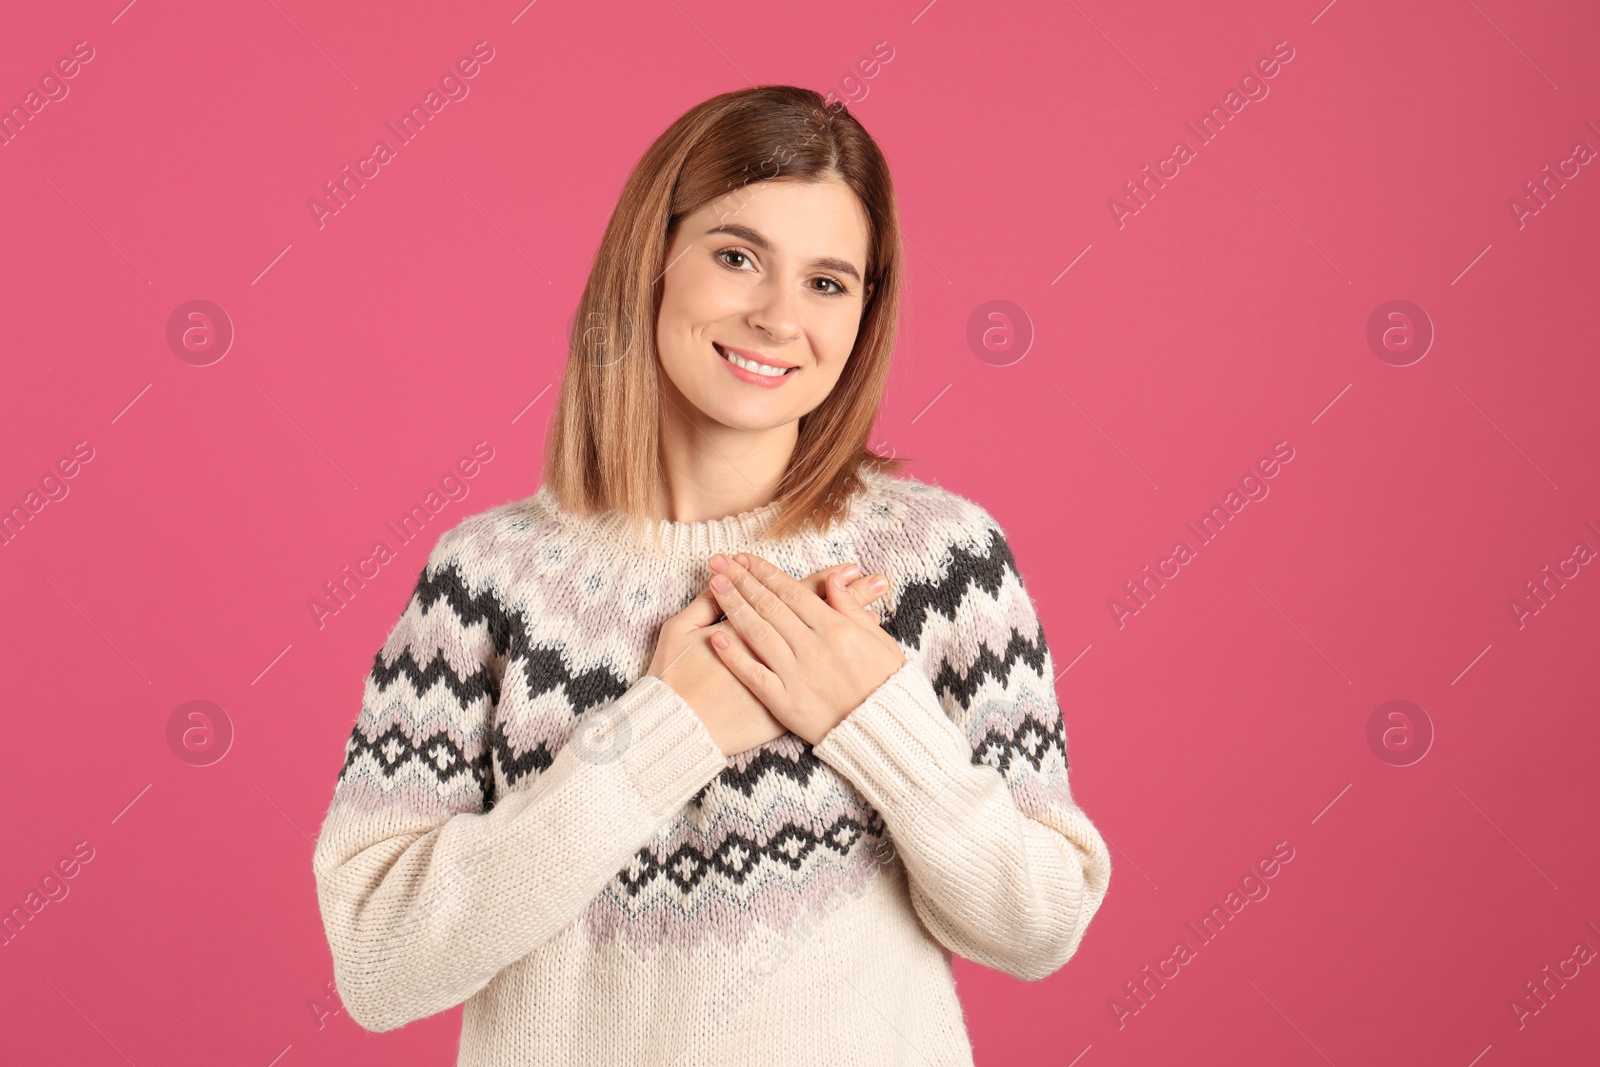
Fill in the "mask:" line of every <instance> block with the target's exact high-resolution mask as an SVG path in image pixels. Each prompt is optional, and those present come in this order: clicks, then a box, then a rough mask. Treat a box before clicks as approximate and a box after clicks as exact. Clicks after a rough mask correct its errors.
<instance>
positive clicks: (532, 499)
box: [428, 486, 558, 570]
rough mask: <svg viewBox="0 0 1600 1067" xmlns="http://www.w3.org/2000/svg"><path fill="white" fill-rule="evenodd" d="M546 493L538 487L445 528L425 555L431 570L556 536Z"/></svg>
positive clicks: (518, 550) (522, 549)
mask: <svg viewBox="0 0 1600 1067" xmlns="http://www.w3.org/2000/svg"><path fill="white" fill-rule="evenodd" d="M549 505H550V500H549V492H548V491H547V490H546V489H545V488H544V487H543V486H541V487H540V488H539V489H538V490H537V491H536V492H534V493H532V494H530V495H528V496H525V497H522V498H521V499H518V500H507V501H505V502H504V503H500V504H496V505H494V506H493V507H489V508H484V509H483V510H481V511H477V512H474V513H473V514H471V515H467V516H466V517H465V518H462V519H459V520H458V521H457V522H456V523H455V525H453V526H450V527H448V528H446V529H445V531H444V532H443V533H441V534H440V535H439V538H438V540H437V541H435V542H434V545H433V549H432V550H431V551H430V552H429V553H428V567H429V569H430V570H434V569H438V568H441V567H447V566H450V565H452V564H454V565H456V566H462V565H466V564H470V563H473V562H475V561H476V562H482V561H485V560H487V559H489V558H491V557H495V556H504V555H505V554H507V553H512V552H515V553H517V554H522V553H523V552H525V551H526V549H527V547H528V546H529V545H536V544H540V543H542V542H544V541H546V540H548V538H549V537H550V535H551V534H553V533H555V532H556V530H557V529H558V523H557V521H556V517H555V514H554V512H553V511H552V509H551V508H550V506H549Z"/></svg>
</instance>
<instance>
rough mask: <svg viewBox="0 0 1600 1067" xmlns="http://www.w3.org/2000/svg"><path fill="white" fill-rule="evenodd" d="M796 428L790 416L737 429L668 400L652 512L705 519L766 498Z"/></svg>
mask: <svg viewBox="0 0 1600 1067" xmlns="http://www.w3.org/2000/svg"><path fill="white" fill-rule="evenodd" d="M686 415H688V416H692V417H693V421H690V419H689V418H686ZM799 428H800V424H799V423H798V422H791V423H786V424H785V425H783V426H775V427H773V428H771V429H768V430H742V429H736V428H733V427H730V426H723V425H721V424H719V423H714V422H712V421H710V420H709V419H706V418H704V417H703V416H700V414H699V412H696V411H694V410H693V409H692V408H689V407H688V406H687V403H686V402H684V401H681V400H679V401H677V402H675V403H674V404H673V405H668V406H667V408H666V410H665V412H664V417H663V419H662V427H661V434H660V449H661V468H660V470H661V474H660V477H659V478H658V479H657V481H656V498H655V500H654V501H653V502H652V504H651V518H653V519H669V520H671V521H673V522H704V521H705V520H707V519H720V518H724V517H726V516H728V515H737V514H739V513H740V512H744V511H749V510H751V509H752V508H758V507H761V506H762V505H764V504H767V503H770V502H771V501H772V498H773V497H774V496H775V495H776V493H777V489H778V483H779V482H780V481H782V479H783V474H784V472H785V471H786V470H787V469H788V467H789V458H790V457H791V456H792V455H794V448H795V443H796V442H797V441H798V440H799Z"/></svg>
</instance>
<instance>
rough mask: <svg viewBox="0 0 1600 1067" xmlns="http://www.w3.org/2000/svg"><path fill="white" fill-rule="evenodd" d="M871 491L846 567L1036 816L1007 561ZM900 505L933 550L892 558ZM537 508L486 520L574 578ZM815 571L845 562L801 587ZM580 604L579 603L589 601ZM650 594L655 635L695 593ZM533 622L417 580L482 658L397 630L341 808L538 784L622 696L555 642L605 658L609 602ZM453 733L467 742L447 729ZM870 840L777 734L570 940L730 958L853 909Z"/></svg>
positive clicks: (1040, 793)
mask: <svg viewBox="0 0 1600 1067" xmlns="http://www.w3.org/2000/svg"><path fill="white" fill-rule="evenodd" d="M875 488H878V494H875V496H874V498H872V499H869V501H867V502H866V506H864V510H866V512H867V514H869V517H870V518H872V522H870V523H867V525H864V526H862V528H861V530H859V531H856V533H858V537H856V539H858V542H866V544H872V545H877V547H878V552H870V550H867V549H866V544H864V545H862V552H861V555H859V557H854V558H858V560H859V561H861V565H862V568H864V571H862V573H874V571H883V573H885V574H891V576H894V574H896V573H899V574H901V576H902V577H901V581H899V582H893V581H891V587H894V590H896V595H894V597H893V600H891V603H890V609H888V613H886V617H885V630H886V632H888V633H890V635H893V637H894V638H896V641H899V645H901V648H902V649H904V653H906V656H907V657H909V659H914V661H917V662H922V665H923V669H925V670H926V673H928V675H930V678H931V680H933V686H934V691H938V693H939V694H941V699H942V701H944V704H946V709H947V712H949V713H950V715H952V718H954V720H955V721H957V725H960V726H962V728H963V731H965V733H966V736H968V742H970V745H971V750H973V755H971V758H973V763H987V765H989V766H994V768H995V769H997V771H1000V774H1002V776H1003V777H1005V779H1006V784H1008V785H1010V787H1011V789H1013V793H1014V797H1016V800H1018V805H1019V806H1021V808H1022V809H1024V811H1027V813H1032V811H1037V809H1040V808H1042V805H1043V798H1046V797H1050V795H1059V793H1061V792H1062V790H1064V784H1066V777H1064V776H1066V771H1067V755H1066V737H1064V731H1062V725H1061V715H1059V712H1058V710H1056V705H1054V699H1053V694H1051V688H1053V686H1051V681H1053V677H1051V673H1050V651H1048V646H1046V645H1045V633H1043V627H1042V625H1038V622H1037V619H1035V617H1032V605H1030V601H1027V593H1026V592H1024V589H1022V579H1021V574H1019V573H1018V569H1016V560H1014V558H1013V555H1011V549H1010V545H1008V544H1006V539H1005V536H1003V534H1002V531H1000V528H998V526H995V525H994V523H992V520H987V522H984V520H986V518H987V517H982V518H979V520H978V522H979V526H981V530H982V536H981V539H978V537H973V536H971V528H973V520H974V517H973V509H974V506H971V504H970V502H968V501H963V499H962V498H955V496H954V494H944V493H930V491H928V490H930V488H931V486H922V485H920V483H914V482H909V480H902V478H877V480H875ZM907 501H909V502H910V504H914V506H915V504H920V506H922V507H920V509H915V515H918V517H922V518H923V522H926V523H928V525H926V528H925V530H923V531H920V533H923V536H926V537H931V541H923V542H922V544H918V542H914V541H909V539H907V537H906V534H907V530H906V522H907V520H909V518H910V515H909V514H907V507H906V506H907ZM550 507H554V504H552V501H549V499H547V496H544V494H539V496H534V498H531V499H530V501H526V502H520V504H517V506H512V507H504V506H502V507H499V509H494V512H493V515H494V520H493V522H494V525H496V528H502V530H504V531H506V533H517V531H515V530H514V526H515V525H517V523H518V520H520V518H522V520H525V522H523V531H522V533H523V534H525V537H526V544H525V545H523V547H525V549H536V550H538V555H539V557H541V558H550V560H558V561H562V563H565V565H566V566H568V568H581V566H582V563H587V561H589V560H590V555H589V553H587V552H584V550H582V549H576V547H574V549H568V547H563V545H552V544H547V542H544V544H541V542H539V537H538V534H534V531H539V533H542V534H546V536H549V534H552V533H560V531H555V530H552V526H550V522H549V509H550ZM941 509H942V512H941ZM541 517H542V522H541ZM941 520H942V525H941ZM963 520H965V522H963ZM896 539H898V541H899V544H894V541H896ZM834 547H835V549H837V547H838V545H837V544H835V545H834ZM910 555H918V557H922V560H923V561H925V563H923V566H922V568H920V571H918V569H917V568H914V566H907V563H909V558H907V557H910ZM928 560H931V561H933V563H934V565H933V566H931V568H930V566H926V561H928ZM832 561H842V560H829V561H827V563H813V565H811V566H810V569H813V571H814V569H819V568H821V566H827V565H830V563H832ZM786 569H787V568H786ZM792 573H795V576H797V577H798V576H803V574H802V573H798V571H792ZM562 579H565V581H578V582H582V581H584V579H586V577H584V574H582V571H581V569H570V571H565V573H554V571H547V573H546V581H547V582H555V581H562ZM589 584H590V592H595V590H594V585H595V582H594V581H590V582H589ZM667 587H669V589H670V590H672V593H669V595H656V597H648V592H651V590H643V592H645V593H646V600H648V603H651V605H658V609H656V614H661V617H662V621H664V619H666V617H667V616H670V614H675V613H677V611H678V609H680V608H682V606H683V605H685V603H686V601H688V600H690V598H691V597H693V595H694V593H696V592H698V587H690V585H686V584H683V582H682V581H674V582H669V584H667ZM550 606H552V605H549V603H546V605H542V609H539V611H536V613H531V611H528V609H515V608H512V606H509V605H507V601H506V600H504V598H502V595H501V593H499V592H498V590H496V589H494V587H493V585H491V587H485V589H477V590H472V589H469V585H467V581H466V579H464V576H462V563H461V560H450V561H446V563H443V565H442V566H437V568H426V569H424V571H422V574H421V577H419V581H418V585H416V590H414V593H413V598H411V606H408V611H406V614H408V617H410V616H411V614H413V613H416V614H418V616H430V614H432V613H438V611H445V613H450V614H451V616H454V617H453V619H450V621H448V622H450V624H454V625H459V627H461V629H464V630H472V629H475V627H478V625H480V624H482V625H483V627H485V640H486V646H485V648H486V649H488V648H490V646H491V648H493V657H491V659H490V661H488V662H485V664H482V665H475V667H472V669H459V670H458V667H453V665H451V664H450V662H446V659H445V656H443V653H442V651H438V649H437V648H435V646H434V645H437V641H421V648H419V645H418V641H416V640H413V637H408V633H406V632H405V630H403V629H397V637H398V640H390V641H389V643H387V645H386V648H384V651H381V653H378V656H376V659H374V664H373V670H371V677H370V691H368V709H370V710H368V712H363V715H362V717H360V720H358V721H357V723H355V728H354V729H352V733H350V741H349V745H347V753H346V761H344V769H342V771H341V776H339V787H341V792H354V790H355V787H357V779H362V781H363V784H365V789H366V790H368V792H370V793H371V797H373V798H376V797H386V795H389V793H390V792H392V790H394V789H395V785H397V784H400V782H405V781H410V782H411V784H413V789H414V792H416V793H421V792H424V790H426V792H427V793H432V795H437V797H440V798H446V797H448V798H454V803H453V805H451V803H450V801H445V803H443V805H442V806H438V808H437V809H438V811H446V809H448V811H488V809H491V808H493V806H494V801H496V798H498V797H501V795H506V793H509V792H510V790H515V789H523V787H526V785H528V784H530V782H531V781H534V779H536V777H538V776H539V774H541V773H544V771H546V769H547V768H549V766H550V763H552V761H554V760H555V753H557V752H558V750H560V747H562V745H563V744H565V742H566V739H568V737H570V734H571V731H573V728H574V726H576V723H578V720H579V718H581V717H582V715H584V713H586V712H587V710H589V709H592V707H597V705H603V704H606V702H610V701H614V699H616V697H619V696H621V694H622V693H626V691H627V686H629V685H630V683H632V680H634V677H637V673H634V675H632V677H629V673H630V672H626V670H624V669H622V667H621V665H618V661H619V659H622V656H621V654H618V656H614V657H613V659H595V656H594V654H592V653H590V649H587V648H573V646H571V645H570V643H568V641H566V640H563V638H562V637H557V635H560V633H563V632H584V633H587V635H589V638H590V640H595V638H616V640H618V643H622V640H626V638H624V637H622V635H619V633H614V632H613V633H608V632H606V630H608V627H606V621H605V616H603V609H605V608H611V606H614V605H613V601H606V600H600V601H597V605H595V608H594V609H589V611H586V609H582V608H579V609H576V611H571V614H570V616H568V617H565V619H563V617H558V616H555V614H554V613H552V611H550ZM1024 608H1026V609H1024ZM965 617H982V619H986V621H987V629H981V630H974V632H976V633H978V640H976V641H971V643H965V645H963V643H960V641H957V640H954V638H952V637H950V633H952V632H954V629H955V627H957V624H958V621H960V619H965ZM1022 617H1026V619H1027V622H1021V619H1022ZM658 625H659V624H658ZM1019 625H1021V629H1019ZM418 627H419V629H418V632H419V630H421V624H418ZM936 630H938V635H934V632H936ZM925 638H926V640H925ZM618 651H621V649H618ZM629 651H630V653H634V654H632V657H629V659H627V661H624V662H627V664H629V665H630V667H634V665H638V661H640V656H643V657H645V659H648V654H650V651H651V649H650V648H630V649H629ZM579 664H581V665H579ZM507 697H509V704H507V702H506V699H507ZM430 701H434V702H437V701H445V702H453V704H454V710H459V712H461V715H459V717H458V715H443V713H435V715H434V717H432V718H434V723H435V726H434V728H432V729H426V728H424V726H422V720H421V717H419V715H418V712H416V710H414V709H418V707H424V705H427V704H429V702H430ZM379 709H389V710H387V713H386V712H381V710H379ZM451 720H454V721H451ZM462 721H469V723H470V726H467V728H466V729H462V726H461V723H462ZM883 837H885V827H883V822H882V819H880V816H878V813H877V811H874V809H872V808H870V806H867V805H864V803H862V800H861V797H859V795H858V793H856V790H854V789H851V787H850V784H848V782H845V781H843V779H842V777H840V776H838V774H835V773H834V771H832V769H830V768H827V766H826V765H824V763H822V761H821V760H818V758H816V755H813V753H811V745H810V744H806V742H803V741H800V739H798V737H795V736H794V734H786V736H782V737H778V739H774V741H771V742H768V744H765V745H760V747H757V749H752V750H749V752H744V753H739V755H736V757H734V758H733V760H731V761H730V766H728V768H726V769H725V771H723V773H722V774H718V776H717V779H715V781H712V782H710V784H707V785H706V787H704V789H701V792H699V793H698V795H696V797H694V800H693V801H691V803H690V805H688V806H686V808H685V811H683V813H682V814H680V816H678V817H677V819H675V821H674V822H672V824H670V825H669V827H666V829H664V830H662V832H661V835H658V838H656V840H654V841H653V843H651V845H648V846H646V848H642V849H640V851H638V853H637V854H635V857H634V861H632V862H630V864H629V865H627V867H624V869H622V870H619V872H618V873H616V878H614V880H613V881H611V885H610V886H606V889H605V891H603V893H602V894H600V896H597V897H595V901H594V902H592V904H590V907H589V909H587V910H586V913H584V915H582V920H584V923H586V926H587V929H589V931H590V934H592V937H594V939H595V942H602V941H605V939H606V937H611V936H618V934H622V936H626V937H629V941H630V944H632V947H634V950H635V952H638V953H640V955H648V952H650V949H651V947H653V945H654V944H656V942H659V941H662V939H670V941H674V942H677V944H680V945H688V947H693V945H694V944H696V942H699V941H701V939H702V937H707V936H718V937H722V939H723V941H726V942H730V944H734V945H738V944H739V942H741V941H742V939H744V937H746V936H747V934H749V931H750V929H752V928H754V926H755V925H757V923H762V921H766V923H773V921H776V923H779V925H787V923H789V921H792V918H794V917H795V915H797V913H798V909H800V905H802V904H803V905H805V907H810V909H813V910H821V909H824V907H826V905H827V897H829V896H830V894H834V893H850V894H858V893H861V888H862V881H864V880H866V878H867V877H870V875H872V873H874V872H878V870H880V869H882V864H880V862H878V856H880V854H882V849H883Z"/></svg>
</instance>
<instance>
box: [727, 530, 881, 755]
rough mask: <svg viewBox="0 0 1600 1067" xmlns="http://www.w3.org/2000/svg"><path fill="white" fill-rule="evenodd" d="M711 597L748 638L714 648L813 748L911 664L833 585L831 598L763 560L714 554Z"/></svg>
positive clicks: (870, 615)
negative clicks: (825, 597) (898, 671)
mask: <svg viewBox="0 0 1600 1067" xmlns="http://www.w3.org/2000/svg"><path fill="white" fill-rule="evenodd" d="M711 569H712V570H713V571H716V572H717V574H715V575H714V576H713V577H712V579H711V592H712V595H713V596H714V597H715V598H716V602H717V603H718V604H720V605H721V607H722V610H723V612H724V614H726V615H727V617H728V622H729V623H730V624H731V625H732V627H733V629H734V630H735V631H736V632H737V635H738V636H739V637H741V638H743V641H735V640H733V639H732V638H731V637H730V636H729V635H727V634H712V635H711V645H712V647H713V648H715V649H716V651H717V654H718V655H719V656H721V658H722V662H723V663H725V664H727V666H728V669H729V670H730V671H732V672H733V673H734V674H735V675H736V676H737V677H738V678H739V680H740V681H741V682H743V683H744V684H745V686H746V687H747V688H748V689H749V690H750V691H751V692H752V693H754V694H755V695H756V697H757V698H759V699H760V701H761V702H762V703H763V704H765V705H766V707H767V710H768V711H770V712H771V713H772V715H773V717H774V718H776V719H777V720H778V721H779V722H781V723H782V724H783V725H784V726H786V727H788V728H789V729H790V730H792V731H794V733H796V734H797V735H799V736H800V737H802V738H804V739H805V740H806V741H808V742H810V743H811V744H813V745H815V744H818V743H820V742H821V741H822V739H823V738H824V737H826V736H827V735H828V731H829V730H832V729H833V728H834V727H835V726H837V725H839V723H841V722H843V721H844V719H845V716H847V715H849V714H850V713H851V712H852V711H854V710H855V709H856V708H858V707H860V705H861V702H862V701H864V700H866V698H867V697H868V696H870V695H871V694H872V691H873V690H874V689H876V688H878V686H880V685H882V684H883V683H884V682H885V681H887V680H888V678H889V676H890V675H892V674H893V673H894V672H895V671H897V670H899V669H900V668H901V667H902V666H904V665H905V662H906V658H905V654H904V653H903V652H901V650H900V643H899V642H898V641H896V640H895V639H894V638H892V637H890V636H889V635H888V634H886V633H884V632H883V630H882V629H881V628H880V627H879V625H878V619H877V616H875V615H873V613H872V612H870V611H867V610H866V608H865V607H863V606H862V605H861V604H859V603H858V602H856V601H855V599H854V598H853V597H851V596H850V594H849V592H848V590H846V589H845V587H844V586H843V585H842V584H841V583H839V582H837V581H834V580H829V581H827V582H826V583H825V585H824V590H825V593H826V596H827V599H826V600H823V599H822V598H821V597H819V596H817V594H816V593H814V592H812V591H811V590H810V589H807V588H806V587H805V585H803V584H802V583H800V582H797V581H795V580H794V579H793V578H791V577H789V575H787V574H785V573H784V572H783V570H782V569H781V568H780V567H778V566H777V565H776V564H774V563H772V562H770V561H768V560H765V559H762V558H761V557H760V556H754V555H749V554H747V553H743V552H741V553H739V555H738V556H736V557H735V558H734V559H731V560H730V559H728V558H727V557H726V556H723V555H722V554H721V553H718V554H717V555H715V556H712V557H711Z"/></svg>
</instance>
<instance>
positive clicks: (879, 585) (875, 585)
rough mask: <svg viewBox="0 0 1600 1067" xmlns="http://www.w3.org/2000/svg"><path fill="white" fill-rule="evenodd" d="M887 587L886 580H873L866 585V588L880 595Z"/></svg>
mask: <svg viewBox="0 0 1600 1067" xmlns="http://www.w3.org/2000/svg"><path fill="white" fill-rule="evenodd" d="M888 587H889V580H888V579H887V578H874V579H872V581H870V582H868V583H867V588H868V589H871V590H872V591H873V592H874V593H881V592H883V591H884V590H885V589H887V588H888Z"/></svg>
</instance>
